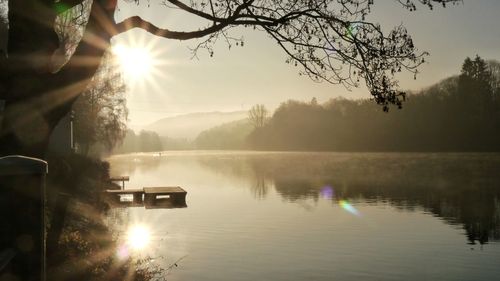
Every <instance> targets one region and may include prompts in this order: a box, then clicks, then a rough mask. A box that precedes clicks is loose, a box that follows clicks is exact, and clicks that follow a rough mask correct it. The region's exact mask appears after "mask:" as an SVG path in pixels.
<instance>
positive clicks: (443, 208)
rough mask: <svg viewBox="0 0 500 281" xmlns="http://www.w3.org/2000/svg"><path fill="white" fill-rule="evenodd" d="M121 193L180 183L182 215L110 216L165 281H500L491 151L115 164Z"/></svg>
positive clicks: (141, 212)
mask: <svg viewBox="0 0 500 281" xmlns="http://www.w3.org/2000/svg"><path fill="white" fill-rule="evenodd" d="M109 161H110V163H111V167H112V175H129V176H130V182H129V183H127V188H142V187H144V186H177V185H178V186H181V187H183V188H184V189H185V190H186V191H187V192H188V194H187V206H188V207H187V208H178V209H154V210H146V209H145V208H143V207H137V208H128V209H116V210H113V211H112V212H111V213H110V221H111V225H114V226H113V227H114V228H115V229H116V231H117V233H118V235H121V234H122V233H125V229H126V227H128V226H130V225H134V224H142V225H145V226H147V227H149V229H150V232H151V234H152V241H151V242H150V243H149V246H147V247H146V248H145V249H144V250H143V251H142V254H143V255H149V256H151V257H153V258H154V261H153V262H154V263H157V264H160V265H161V266H163V267H167V266H168V265H171V264H173V263H175V262H176V261H178V260H179V259H181V260H180V261H178V263H177V264H178V266H177V267H174V268H173V269H172V270H171V271H170V273H169V275H168V280H205V281H207V280H232V281H234V280H249V281H250V280H252V281H255V280H272V281H275V280H419V281H421V280H433V281H435V280H499V279H498V278H500V277H499V276H500V243H499V241H500V154H474V153H468V154H460V153H456V154H453V153H435V154H432V153H309V152H307V153H306V152H304V153H294V152H290V153H287V152H276V153H268V152H238V151H236V152H218V151H212V152H210V151H199V152H162V153H161V155H159V154H158V153H151V154H129V155H117V156H113V157H111V158H110V159H109Z"/></svg>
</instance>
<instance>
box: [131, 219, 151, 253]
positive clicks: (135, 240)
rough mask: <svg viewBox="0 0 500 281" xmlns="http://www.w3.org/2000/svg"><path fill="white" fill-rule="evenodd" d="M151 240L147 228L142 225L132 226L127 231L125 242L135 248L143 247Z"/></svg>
mask: <svg viewBox="0 0 500 281" xmlns="http://www.w3.org/2000/svg"><path fill="white" fill-rule="evenodd" d="M150 240H151V234H150V233H149V229H148V228H146V227H145V226H143V225H135V226H132V227H131V228H130V229H129V230H128V233H127V243H128V245H129V247H130V248H132V249H135V250H141V249H144V248H145V247H146V246H147V245H148V244H149V241H150Z"/></svg>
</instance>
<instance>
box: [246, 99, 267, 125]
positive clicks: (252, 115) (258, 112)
mask: <svg viewBox="0 0 500 281" xmlns="http://www.w3.org/2000/svg"><path fill="white" fill-rule="evenodd" d="M267 114H268V111H267V109H266V107H265V106H264V105H263V104H256V105H254V106H252V108H250V110H249V111H248V120H249V121H250V123H251V124H252V125H253V126H254V128H261V127H263V126H264V125H265V124H266V120H267Z"/></svg>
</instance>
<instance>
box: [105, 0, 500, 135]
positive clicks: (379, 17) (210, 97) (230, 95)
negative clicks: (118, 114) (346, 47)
mask: <svg viewBox="0 0 500 281" xmlns="http://www.w3.org/2000/svg"><path fill="white" fill-rule="evenodd" d="M463 2H464V3H463V5H458V6H450V7H448V8H446V9H442V8H439V7H438V8H436V9H435V10H434V11H430V10H429V9H427V8H425V7H423V6H421V7H419V8H420V9H418V10H417V11H416V12H409V11H406V10H404V9H402V8H401V7H400V6H399V5H398V4H397V3H396V2H395V1H390V0H383V1H382V0H378V1H375V9H374V10H373V13H372V14H371V15H370V17H369V20H371V21H374V22H379V23H381V24H382V26H383V27H384V28H386V30H387V29H389V28H392V27H394V26H396V25H399V24H401V23H403V24H404V25H405V26H406V27H407V29H408V31H409V32H410V34H411V35H412V36H413V38H414V41H415V43H416V46H417V47H418V48H419V49H420V50H426V51H429V52H430V54H431V55H430V57H429V58H428V59H427V61H428V63H427V64H426V65H424V66H422V67H421V69H420V71H421V74H420V75H419V76H418V79H417V80H416V81H415V80H413V76H412V75H410V74H406V75H402V76H401V77H400V82H401V83H400V84H401V88H403V89H415V90H417V89H420V88H422V87H426V86H429V85H431V84H433V83H435V82H438V81H439V80H441V79H443V78H446V77H447V76H450V75H452V74H457V73H458V72H459V69H460V66H461V63H462V61H463V60H464V58H465V57H467V56H475V55H476V54H479V55H480V56H482V57H484V58H486V59H497V60H500V19H499V14H500V1H498V0H464V1H463ZM120 7H121V9H120V11H119V12H118V14H117V17H118V18H119V19H120V18H123V17H124V16H125V15H129V14H139V15H141V16H142V17H144V18H146V19H148V20H150V21H152V22H154V23H155V24H157V25H159V26H162V27H168V28H171V29H175V27H177V29H181V28H182V27H185V26H191V27H192V26H195V24H194V22H196V19H193V18H191V17H190V16H189V15H188V14H180V13H179V12H178V11H173V10H170V9H168V8H166V7H163V6H161V5H160V4H158V3H157V2H155V1H154V0H151V2H150V7H147V6H144V5H143V6H139V7H137V6H136V5H135V4H124V3H121V5H120ZM232 35H233V36H234V37H241V36H243V37H244V39H245V47H243V48H242V47H236V46H233V48H232V49H231V50H230V51H229V50H228V48H227V45H225V44H224V43H221V44H218V45H217V47H216V49H215V55H214V57H213V58H210V57H209V56H208V55H207V54H206V53H203V52H202V53H200V55H199V59H191V53H190V51H189V49H188V46H194V45H195V42H196V41H188V42H180V41H175V40H167V39H162V38H156V37H154V36H152V35H149V34H147V33H146V32H144V31H141V30H132V31H129V32H127V33H125V34H123V35H120V37H117V38H116V39H115V40H116V41H115V42H116V43H123V44H132V45H139V46H143V45H147V46H150V48H152V50H153V52H154V54H155V59H156V66H155V69H156V71H155V73H156V74H155V75H153V76H154V77H153V79H149V80H147V81H146V80H144V81H131V82H130V83H129V92H128V107H129V109H130V115H129V119H130V125H131V126H132V127H137V126H138V125H141V124H147V123H151V122H152V121H155V120H157V119H160V118H162V117H167V116H173V115H179V114H184V113H190V112H198V111H233V110H242V109H243V110H247V109H249V108H250V107H251V106H252V105H254V104H257V103H263V104H266V105H267V106H268V107H269V108H272V109H274V108H275V107H276V106H277V105H279V103H281V102H283V101H285V100H288V99H298V100H307V101H308V100H311V98H312V97H316V98H317V99H318V101H320V102H322V101H326V100H328V99H330V98H334V97H337V96H345V97H348V98H357V97H369V94H368V92H367V90H366V89H365V88H360V89H353V90H352V91H351V92H349V91H347V90H346V89H345V88H344V87H342V86H336V85H330V84H327V83H314V82H312V81H311V80H309V79H308V78H306V77H303V76H299V75H298V70H299V69H298V68H295V67H292V66H290V65H288V64H285V59H286V56H285V55H284V53H283V51H281V49H280V48H279V47H278V45H277V44H276V43H274V41H273V40H272V39H270V38H269V37H267V35H266V34H264V33H261V32H256V31H252V30H251V29H246V30H245V29H237V30H235V31H234V32H233V33H232Z"/></svg>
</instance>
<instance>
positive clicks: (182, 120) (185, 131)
mask: <svg viewBox="0 0 500 281" xmlns="http://www.w3.org/2000/svg"><path fill="white" fill-rule="evenodd" d="M247 115H248V112H247V111H233V112H198V113H190V114H185V115H179V116H173V117H167V118H163V119H160V120H158V121H156V122H154V123H152V124H150V125H147V126H145V127H143V129H144V130H148V131H153V132H156V133H158V134H159V135H160V136H168V137H170V138H176V139H182V138H184V139H189V140H193V139H194V138H196V137H197V136H198V134H199V133H201V132H202V131H205V130H207V129H210V128H213V127H215V126H218V125H221V124H224V123H229V122H232V121H236V120H241V119H245V118H247Z"/></svg>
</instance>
